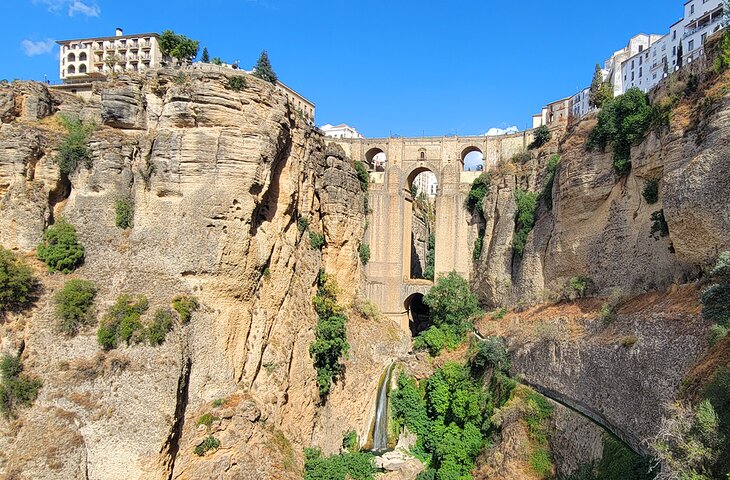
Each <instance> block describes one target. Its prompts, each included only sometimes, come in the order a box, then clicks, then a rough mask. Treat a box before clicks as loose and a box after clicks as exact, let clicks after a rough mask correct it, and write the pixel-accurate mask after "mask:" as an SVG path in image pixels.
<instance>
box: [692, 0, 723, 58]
mask: <svg viewBox="0 0 730 480" xmlns="http://www.w3.org/2000/svg"><path fill="white" fill-rule="evenodd" d="M722 20H723V0H690V1H688V2H686V3H685V4H684V21H683V27H684V34H683V35H682V50H683V55H682V57H683V60H682V61H683V63H692V60H695V59H696V58H698V57H700V56H702V55H704V54H705V49H704V46H705V42H706V41H707V37H708V36H710V35H711V34H712V33H714V32H716V31H718V30H720V28H722V25H723V21H722Z"/></svg>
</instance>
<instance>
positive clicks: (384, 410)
mask: <svg viewBox="0 0 730 480" xmlns="http://www.w3.org/2000/svg"><path fill="white" fill-rule="evenodd" d="M393 367H395V362H393V363H391V364H390V366H389V367H388V368H387V369H386V370H385V372H384V373H383V379H382V380H381V381H380V386H379V387H378V400H377V403H376V406H375V428H374V429H373V450H374V451H376V452H377V451H380V452H382V451H383V450H385V449H386V448H388V387H389V386H390V376H391V374H392V373H393Z"/></svg>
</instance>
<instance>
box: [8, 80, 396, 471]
mask: <svg viewBox="0 0 730 480" xmlns="http://www.w3.org/2000/svg"><path fill="white" fill-rule="evenodd" d="M59 113H62V114H65V115H67V116H77V117H78V118H80V119H81V120H83V121H85V122H93V123H95V124H96V125H97V128H96V129H95V130H94V131H93V132H92V134H91V136H90V138H89V143H88V145H89V148H90V151H91V154H92V162H91V166H90V168H84V167H81V168H79V169H77V170H76V171H75V172H74V173H72V174H70V175H65V174H62V173H61V172H60V171H59V168H58V166H57V164H56V163H55V162H54V158H55V157H56V152H57V149H58V146H59V144H60V142H61V141H62V138H63V136H64V135H65V131H64V129H63V128H62V127H61V125H60V124H59V122H58V118H57V117H58V115H57V114H59ZM0 119H1V120H2V126H1V127H0V146H1V148H0V195H2V197H1V199H0V243H1V244H2V245H3V246H4V247H6V248H10V249H13V250H16V251H17V252H19V253H20V254H22V255H25V256H27V257H28V259H29V261H33V260H32V259H31V254H32V251H33V249H34V248H35V246H36V245H37V244H38V243H39V242H40V241H41V239H42V236H43V231H44V228H45V227H46V226H48V225H50V224H52V223H53V222H54V221H55V220H56V219H58V218H60V217H64V218H65V219H67V220H68V221H70V222H71V223H72V224H73V225H75V227H76V229H77V231H78V234H79V237H80V241H81V243H83V244H84V245H85V247H86V260H85V263H84V265H83V266H82V267H81V268H80V269H79V270H77V271H76V272H75V273H74V274H73V275H72V276H65V275H61V274H48V273H46V272H45V271H44V269H43V266H42V264H40V263H39V262H35V264H34V267H35V269H36V272H37V275H38V276H39V278H40V280H41V283H42V290H41V293H40V295H39V297H38V299H37V301H36V302H35V306H34V307H33V308H32V309H31V310H30V311H28V312H25V313H22V314H9V315H7V317H6V318H5V321H4V322H3V324H2V325H1V326H0V348H1V349H2V352H3V353H5V354H16V353H22V359H23V362H24V365H25V368H26V370H28V371H29V372H31V373H32V374H33V375H35V376H36V377H38V378H39V379H40V380H42V382H43V387H42V389H41V392H40V396H39V398H38V399H37V401H36V402H35V404H34V405H33V407H32V408H29V409H27V410H23V411H22V412H21V415H20V417H19V418H18V419H17V420H13V421H4V420H3V421H1V422H0V423H1V424H0V429H1V430H0V433H1V436H0V446H1V448H0V449H1V450H2V454H0V455H1V456H2V461H1V463H0V469H1V470H2V471H3V472H4V473H5V474H6V475H7V476H8V477H13V478H34V479H42V478H49V479H50V478H53V479H59V478H69V479H70V478H74V479H76V478H105V479H114V478H119V479H122V478H124V479H130V478H145V479H150V478H160V479H162V478H212V477H213V472H216V475H220V477H219V478H264V477H267V478H299V477H300V476H301V469H302V458H301V447H302V446H309V445H312V444H317V445H320V446H321V447H323V449H325V450H326V451H334V450H336V449H337V448H339V445H340V443H341V439H342V433H344V432H345V431H347V430H350V429H353V430H356V431H358V433H359V434H360V435H361V436H364V437H366V435H367V430H368V428H369V423H370V421H371V417H372V412H373V410H374V403H375V398H374V395H375V391H376V388H377V382H378V378H379V376H380V374H381V373H382V370H383V368H385V366H386V365H387V364H388V363H389V361H390V358H392V357H393V356H397V355H398V354H400V353H402V352H403V351H404V350H406V349H407V344H406V343H405V341H404V339H403V338H402V336H401V333H400V332H399V331H398V330H397V329H396V328H395V327H394V326H392V325H390V324H388V323H387V322H385V321H384V320H379V319H377V318H371V319H366V318H364V316H363V315H361V314H360V313H358V309H357V308H354V307H350V305H354V306H355V307H356V306H357V304H358V296H359V291H360V284H361V275H362V273H361V270H360V267H359V266H358V260H357V251H358V247H359V244H360V240H361V238H362V234H363V228H364V225H365V218H364V215H365V211H364V196H363V194H362V192H361V190H360V185H359V181H358V179H357V176H356V173H355V170H354V168H353V166H352V164H351V162H350V161H349V160H348V159H346V158H345V156H344V154H343V153H342V151H341V150H339V149H336V148H334V149H332V148H327V147H326V146H325V144H324V142H323V141H322V139H321V137H319V135H318V134H317V133H316V132H315V131H314V130H313V129H312V128H311V127H309V126H308V125H307V124H306V123H305V121H304V119H303V118H301V117H299V116H298V115H297V114H296V112H295V111H294V110H293V109H292V108H290V107H289V105H288V104H287V102H286V99H285V97H284V96H283V95H282V94H281V93H279V92H277V91H276V90H275V89H274V88H273V87H272V86H271V85H269V84H267V83H265V82H262V81H259V80H257V79H254V78H253V77H247V86H246V88H245V89H244V90H242V91H240V92H239V91H234V90H232V89H231V88H230V87H229V83H228V78H227V77H226V76H225V75H222V74H216V73H202V72H198V71H192V70H191V71H182V72H181V71H165V70H161V71H156V72H148V73H146V74H145V75H144V76H141V77H139V76H135V77H118V78H116V79H113V80H110V81H108V82H104V83H96V84H94V91H93V94H92V96H91V99H90V100H88V101H84V100H81V99H80V98H78V97H76V96H73V95H69V94H64V93H61V92H57V91H53V90H50V91H49V89H47V88H46V87H45V86H43V85H39V84H34V83H21V82H13V84H11V85H6V86H2V87H0ZM119 200H124V201H128V202H131V204H132V205H133V220H132V222H133V227H132V228H131V229H129V230H122V229H120V228H117V227H116V226H115V205H116V204H117V202H118V201H119ZM299 218H306V219H308V223H309V226H308V229H309V230H311V231H314V232H320V233H322V234H323V235H324V238H325V246H324V248H323V249H322V251H321V252H320V251H319V250H315V249H312V248H311V246H310V242H309V237H308V233H307V232H302V231H301V230H302V229H301V228H298V224H297V221H298V219H299ZM320 268H324V269H325V271H327V272H329V273H331V274H332V275H334V277H335V279H336V281H337V283H338V285H339V287H340V296H339V300H340V302H341V303H342V304H343V305H346V306H348V307H347V308H348V313H349V316H350V322H349V324H348V337H349V339H350V343H351V345H352V348H351V350H350V355H349V359H348V360H347V362H346V374H345V375H344V376H343V378H342V379H341V380H340V381H339V382H338V383H337V384H336V385H335V387H334V389H333V391H332V393H331V394H330V397H329V400H328V402H327V403H326V404H325V405H322V404H320V399H319V396H318V392H317V385H316V372H315V370H314V367H313V365H312V360H311V358H310V356H309V352H308V349H309V344H310V343H311V342H312V340H313V339H314V326H315V323H316V315H315V313H314V310H313V308H312V302H311V298H312V296H313V295H314V293H315V291H316V288H315V283H316V278H317V276H318V273H319V271H320ZM71 277H80V278H85V279H89V280H92V281H94V282H95V283H96V285H97V286H98V288H99V294H98V295H97V301H96V309H97V312H98V316H99V317H100V316H101V315H102V314H103V313H104V312H105V311H106V310H107V309H108V307H109V306H110V305H111V304H112V303H114V301H115V299H116V298H117V297H118V296H119V295H120V294H122V293H133V294H144V295H145V296H147V298H148V299H149V302H150V305H151V307H152V308H155V307H160V306H161V307H166V306H169V304H170V301H171V299H172V298H173V297H174V296H175V295H178V294H191V295H195V296H196V297H197V298H198V300H199V302H200V304H201V308H200V310H199V311H197V312H196V313H195V314H194V315H193V317H192V319H191V321H190V323H189V324H186V325H185V324H182V323H178V324H176V325H175V327H174V328H173V330H172V332H171V333H170V334H168V336H167V340H166V341H165V343H164V344H163V345H162V346H160V347H150V346H144V345H133V346H125V347H120V348H117V349H115V350H112V351H111V352H104V351H102V350H101V349H100V347H99V346H98V344H97V341H96V336H95V326H94V327H89V328H87V329H85V330H82V331H81V332H80V334H79V335H78V336H76V337H74V338H69V337H67V336H65V335H63V334H62V333H61V332H60V331H59V328H58V324H57V323H58V322H57V320H56V318H55V315H54V304H53V300H52V299H53V295H54V293H55V292H56V291H57V290H58V289H59V288H60V287H61V286H62V285H63V283H64V281H65V280H66V279H67V278H71ZM373 331H375V332H378V334H379V336H380V337H381V340H382V341H380V342H378V344H377V345H373V344H372V342H370V341H369V340H370V339H371V338H372V332H373ZM205 414H211V416H212V417H213V418H215V420H214V421H213V422H207V423H209V425H205V424H203V425H199V424H198V423H199V422H197V420H198V419H199V418H200V417H201V416H203V415H205ZM210 434H214V435H215V436H216V438H218V439H219V441H220V444H221V446H220V448H219V449H218V450H217V451H216V452H215V453H212V454H207V455H205V456H198V455H196V454H194V449H195V447H196V446H197V445H199V444H200V443H201V442H202V440H203V439H204V438H205V437H206V436H208V435H210Z"/></svg>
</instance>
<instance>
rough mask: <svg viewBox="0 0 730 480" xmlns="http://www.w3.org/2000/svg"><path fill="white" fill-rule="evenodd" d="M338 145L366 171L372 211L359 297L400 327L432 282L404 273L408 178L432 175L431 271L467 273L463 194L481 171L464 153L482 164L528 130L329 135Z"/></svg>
mask: <svg viewBox="0 0 730 480" xmlns="http://www.w3.org/2000/svg"><path fill="white" fill-rule="evenodd" d="M333 141H334V142H336V143H338V144H340V145H341V146H342V147H343V148H344V149H345V152H346V153H347V154H348V155H349V156H350V157H351V158H352V159H353V160H356V161H361V162H363V163H365V164H367V165H368V167H369V168H370V170H371V185H370V192H369V195H370V196H369V205H370V208H371V210H372V215H371V216H370V225H369V228H368V230H367V232H366V234H365V243H368V244H369V245H370V250H371V258H370V262H369V263H368V265H367V267H366V274H367V291H366V295H367V297H368V298H369V299H370V300H371V301H372V302H373V303H375V304H376V305H377V306H378V307H379V308H380V310H381V312H382V313H383V314H384V315H386V316H387V317H389V318H391V319H393V320H394V321H396V322H397V323H398V324H399V325H400V326H401V328H403V329H404V330H406V331H408V330H409V329H410V327H411V326H412V325H410V322H412V320H413V315H412V313H413V312H412V310H413V306H414V302H417V303H419V304H420V300H421V299H422V295H424V294H425V293H427V292H428V290H429V289H430V288H431V286H432V284H433V283H432V282H430V281H428V280H417V279H413V278H411V249H412V238H411V228H412V217H413V198H412V196H411V187H412V184H413V181H414V179H415V178H416V177H417V176H418V175H419V174H420V173H421V172H424V171H431V172H433V173H434V174H435V176H436V180H437V183H438V187H437V190H436V195H435V207H436V219H435V225H434V232H433V233H434V236H435V240H436V241H435V278H438V276H439V275H443V274H447V273H449V272H451V271H456V272H457V273H459V274H460V275H461V276H463V277H465V278H467V279H468V278H469V277H470V274H471V270H472V260H471V258H472V249H473V244H474V241H475V237H476V231H473V230H475V229H473V228H470V216H469V214H468V212H467V210H466V209H465V208H464V201H465V199H466V196H467V194H468V193H469V189H470V187H471V184H472V182H473V181H474V179H476V178H477V177H478V176H479V175H480V174H481V171H465V169H464V161H465V158H466V156H467V155H468V154H470V153H471V152H480V153H481V154H482V155H483V157H484V166H483V169H484V170H489V169H490V168H491V167H495V166H497V164H498V163H499V162H500V161H501V160H507V159H509V158H511V157H512V156H513V155H515V154H517V153H521V152H524V151H525V150H527V145H528V144H529V143H530V142H531V141H532V132H531V131H526V132H520V133H517V134H512V135H503V136H497V137H491V136H490V137H487V136H479V137H425V138H382V139H335V140H333Z"/></svg>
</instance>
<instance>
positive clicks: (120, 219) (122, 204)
mask: <svg viewBox="0 0 730 480" xmlns="http://www.w3.org/2000/svg"><path fill="white" fill-rule="evenodd" d="M115 212H116V215H115V217H114V223H115V224H116V225H117V227H119V228H122V229H127V228H132V217H133V216H134V205H133V204H132V201H131V200H130V199H128V198H120V199H119V200H117V203H116V206H115Z"/></svg>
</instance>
